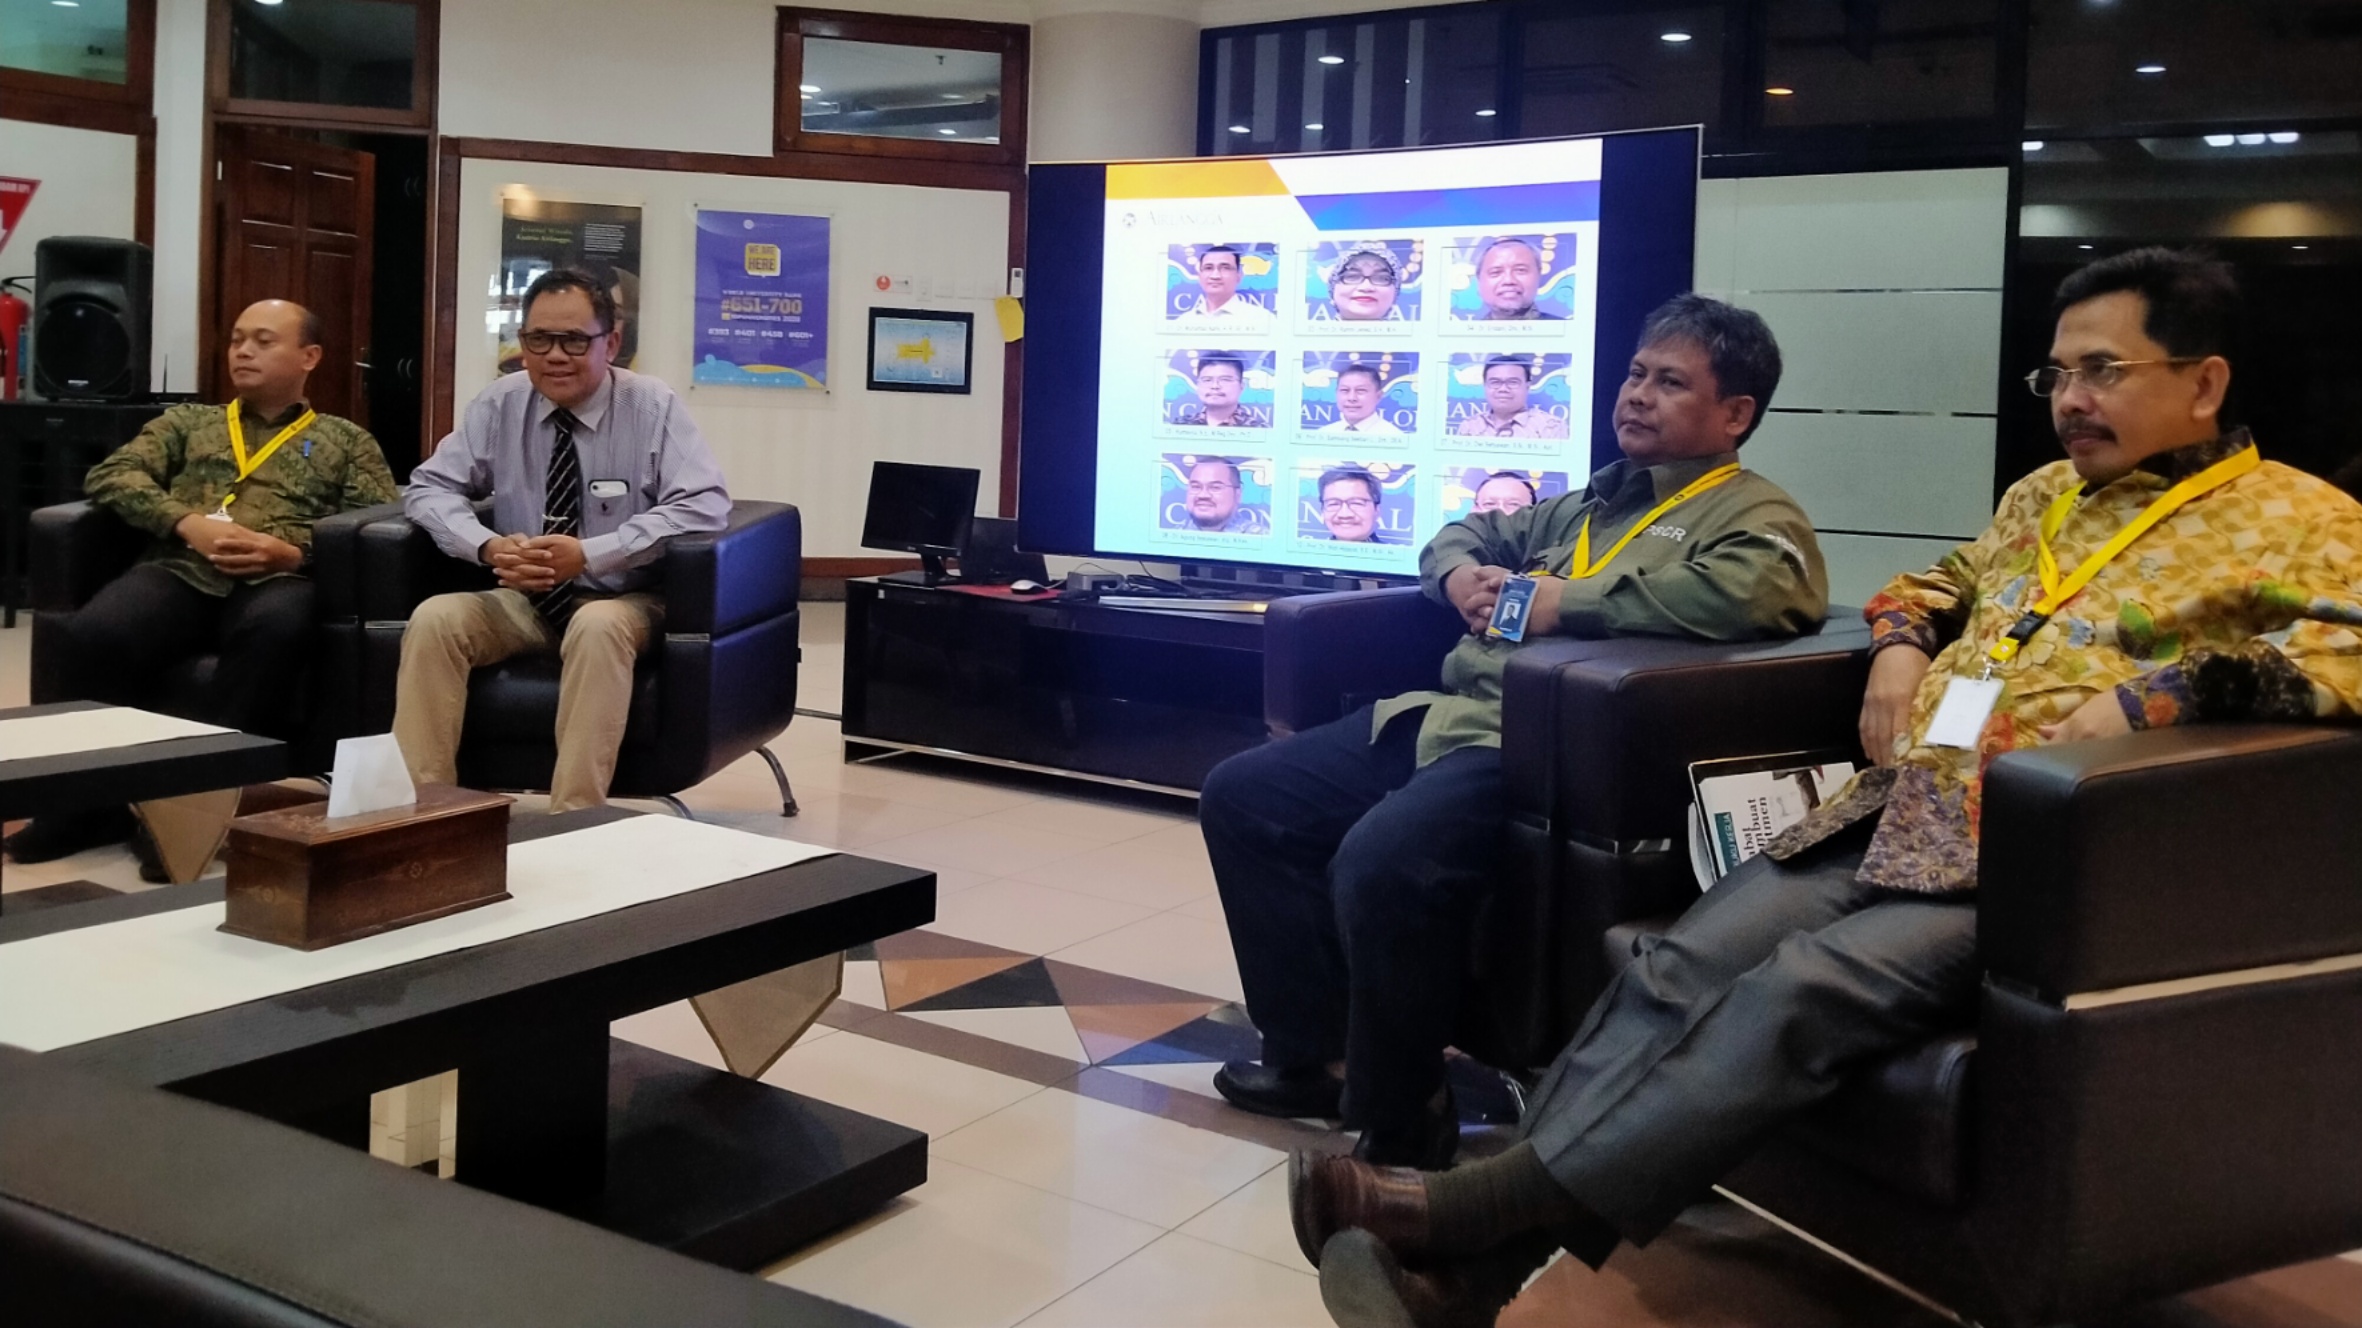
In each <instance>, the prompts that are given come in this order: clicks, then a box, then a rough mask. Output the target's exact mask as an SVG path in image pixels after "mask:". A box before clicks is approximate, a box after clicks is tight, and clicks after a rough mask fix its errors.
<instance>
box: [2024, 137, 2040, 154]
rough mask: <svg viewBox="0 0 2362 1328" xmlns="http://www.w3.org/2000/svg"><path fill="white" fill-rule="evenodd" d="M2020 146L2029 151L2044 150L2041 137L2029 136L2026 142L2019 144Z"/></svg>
mask: <svg viewBox="0 0 2362 1328" xmlns="http://www.w3.org/2000/svg"><path fill="white" fill-rule="evenodd" d="M2018 146H2019V147H2021V148H2024V149H2025V150H2026V151H2028V152H2040V151H2041V150H2042V140H2041V139H2039V138H2029V139H2027V140H2026V141H2025V142H2023V143H2020V144H2018Z"/></svg>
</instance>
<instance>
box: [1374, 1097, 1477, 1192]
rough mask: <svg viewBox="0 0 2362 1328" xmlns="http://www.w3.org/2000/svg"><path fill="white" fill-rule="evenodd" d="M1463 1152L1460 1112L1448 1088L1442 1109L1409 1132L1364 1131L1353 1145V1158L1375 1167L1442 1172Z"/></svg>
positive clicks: (1429, 1113)
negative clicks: (1461, 1146) (1461, 1148)
mask: <svg viewBox="0 0 2362 1328" xmlns="http://www.w3.org/2000/svg"><path fill="white" fill-rule="evenodd" d="M1459 1152H1460V1112H1459V1108H1458V1107H1457V1106H1456V1105H1455V1104H1454V1103H1453V1101H1452V1094H1451V1089H1450V1087H1449V1086H1448V1085H1447V1086H1446V1087H1445V1089H1444V1092H1443V1102H1442V1105H1441V1106H1440V1107H1430V1108H1429V1109H1428V1111H1427V1113H1426V1115H1425V1116H1424V1117H1423V1118H1422V1119H1421V1120H1420V1121H1419V1123H1418V1124H1417V1125H1415V1126H1412V1127H1410V1128H1407V1129H1392V1130H1388V1129H1379V1128H1374V1127H1364V1128H1363V1130H1362V1132H1361V1138H1360V1139H1359V1140H1357V1141H1355V1143H1354V1145H1353V1155H1354V1156H1355V1157H1357V1158H1359V1159H1360V1160H1362V1161H1364V1162H1367V1163H1369V1164H1370V1165H1371V1166H1373V1167H1411V1168H1415V1169H1416V1170H1419V1171H1441V1170H1443V1169H1444V1168H1446V1167H1448V1166H1450V1165H1451V1164H1452V1159H1453V1158H1454V1157H1456V1156H1458V1154H1459Z"/></svg>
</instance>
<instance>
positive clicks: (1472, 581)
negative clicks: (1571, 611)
mask: <svg viewBox="0 0 2362 1328" xmlns="http://www.w3.org/2000/svg"><path fill="white" fill-rule="evenodd" d="M1510 575H1511V573H1510V571H1509V569H1508V568H1506V567H1479V566H1476V565H1475V564H1473V563H1471V564H1469V565H1467V566H1465V567H1455V568H1453V569H1452V571H1451V574H1450V575H1449V576H1446V577H1445V578H1444V579H1443V594H1444V598H1446V599H1448V600H1450V601H1451V602H1452V607H1453V608H1455V609H1458V610H1459V611H1460V620H1461V621H1462V622H1465V623H1467V624H1468V632H1469V635H1471V636H1482V635H1484V632H1485V629H1486V628H1488V627H1490V626H1492V625H1493V606H1494V605H1495V604H1498V603H1500V602H1501V587H1502V586H1504V585H1507V584H1508V583H1509V577H1510ZM1565 588H1566V582H1564V581H1562V580H1560V579H1558V578H1557V577H1555V576H1543V577H1536V578H1535V579H1534V597H1533V599H1532V600H1531V601H1529V602H1528V603H1527V605H1526V610H1525V634H1526V635H1527V636H1548V635H1550V634H1551V633H1553V632H1555V631H1557V630H1558V596H1559V592H1560V591H1562V590H1564V589H1565Z"/></svg>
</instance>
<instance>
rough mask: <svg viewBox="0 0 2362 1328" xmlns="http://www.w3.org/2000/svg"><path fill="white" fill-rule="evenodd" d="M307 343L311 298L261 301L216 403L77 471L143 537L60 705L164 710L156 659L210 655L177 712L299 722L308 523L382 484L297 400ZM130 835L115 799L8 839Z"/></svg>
mask: <svg viewBox="0 0 2362 1328" xmlns="http://www.w3.org/2000/svg"><path fill="white" fill-rule="evenodd" d="M320 355H321V347H320V325H319V319H318V318H317V317H315V316H314V315H313V314H312V313H311V311H310V310H307V309H305V308H304V307H302V306H301V305H297V304H292V303H289V302H288V301H286V300H264V301H261V302H260V303H258V304H255V305H253V306H251V307H249V308H248V309H247V310H246V311H245V312H243V313H241V314H239V315H238V321H237V324H236V326H235V327H233V328H232V329H231V332H230V343H229V378H230V384H231V386H232V387H234V388H235V389H236V391H237V397H236V398H235V399H234V400H232V401H231V402H230V404H229V405H227V406H205V405H195V404H191V405H180V406H172V407H169V408H167V409H166V410H165V411H164V413H163V414H162V415H159V416H157V417H156V418H155V419H153V420H151V421H149V422H148V425H147V427H146V428H143V429H141V430H140V432H139V436H138V437H136V438H134V439H132V440H131V441H130V442H128V443H125V444H124V445H123V446H121V447H119V448H117V449H115V450H114V451H113V452H112V453H109V454H108V455H107V457H106V458H105V459H104V460H102V461H100V462H99V463H98V464H97V465H95V466H93V467H91V468H90V474H89V475H88V476H87V477H86V478H85V479H84V481H83V491H84V492H85V493H87V494H88V495H89V496H90V501H91V502H92V503H94V504H96V505H97V506H99V507H103V508H105V509H106V510H107V511H109V512H112V513H113V514H114V515H116V516H118V517H120V518H122V520H123V521H124V523H125V524H127V525H130V526H133V527H136V528H137V529H139V530H142V531H145V532H147V534H148V535H149V536H151V537H152V538H151V539H150V541H149V544H148V548H147V552H146V553H145V554H143V555H142V556H141V558H140V560H139V562H138V563H137V564H135V565H134V566H132V567H131V568H130V570H128V571H126V572H124V573H123V574H122V575H121V576H118V577H116V578H115V579H114V580H113V581H110V582H108V583H107V584H106V585H104V586H102V587H100V588H99V591H98V593H97V594H96V595H93V596H92V597H91V599H90V602H89V603H88V604H85V605H83V606H82V608H81V609H80V610H79V611H77V612H76V613H75V614H74V617H73V626H72V630H71V657H72V660H73V669H74V672H73V676H74V680H75V683H76V688H75V694H74V697H73V698H72V699H76V700H92V701H107V702H112V703H114V704H117V705H129V706H140V707H144V708H146V709H151V710H155V709H163V708H165V707H166V703H165V702H164V700H163V698H162V696H161V695H160V692H159V684H160V683H161V681H162V679H163V677H164V675H165V673H166V671H167V670H168V669H169V668H170V666H171V665H172V664H173V663H174V662H176V661H178V660H180V659H183V658H186V657H188V656H190V655H196V654H204V653H207V652H209V651H212V652H218V653H219V655H220V664H219V666H218V667H217V668H215V669H214V671H213V673H212V675H211V677H210V678H208V679H207V682H206V689H205V692H204V695H203V696H202V697H201V698H200V699H199V701H198V703H197V704H196V706H195V710H196V713H193V714H189V715H187V716H185V718H188V719H195V720H201V721H203V722H205V723H209V724H220V725H224V726H226V727H229V728H234V729H239V730H243V731H245V732H250V733H262V734H266V735H269V736H272V737H281V738H286V737H293V736H295V732H296V731H297V730H299V729H300V728H301V727H302V715H301V714H300V713H299V712H298V711H297V709H296V706H295V704H294V702H295V700H296V698H297V696H298V693H299V692H300V691H301V683H302V681H303V676H304V672H305V670H306V669H308V668H309V667H310V665H311V657H312V621H313V613H312V581H311V578H310V577H309V576H308V575H306V573H308V572H309V571H310V569H311V560H312V555H311V546H312V523H313V522H315V521H318V520H319V519H321V518H322V517H327V516H333V515H335V514H336V513H338V512H344V511H350V510H352V509H354V508H359V507H367V506H370V505H372V504H375V503H383V502H390V501H392V500H393V498H394V496H395V492H396V491H395V488H394V477H393V474H392V472H391V471H389V470H388V469H387V468H386V462H385V455H384V453H383V452H381V451H379V450H378V446H377V440H376V439H375V438H372V437H370V436H369V433H368V431H367V430H365V429H363V428H361V426H359V425H357V424H354V423H353V422H352V421H350V420H343V419H338V418H337V417H335V416H333V415H320V414H316V413H314V412H313V411H312V409H311V407H310V406H309V405H308V404H307V403H306V402H305V400H304V395H303V393H304V385H305V382H306V380H307V379H308V378H309V377H310V376H311V371H312V370H313V369H315V368H317V367H318V366H319V363H320ZM50 699H58V698H50ZM130 829H131V825H130V820H129V818H128V817H126V816H125V815H123V814H122V812H121V811H120V810H119V809H110V810H108V811H104V812H92V813H85V814H82V815H78V816H52V817H44V818H42V819H41V820H40V821H38V822H36V823H35V824H33V825H32V826H29V827H27V828H26V829H24V830H22V831H20V832H19V833H18V834H17V835H16V836H14V837H13V838H11V839H10V840H9V841H8V851H9V854H10V856H12V857H14V858H15V859H16V860H17V861H18V862H39V861H43V860H46V859H49V858H54V857H60V856H63V855H64V854H66V853H72V852H76V851H78V850H79V849H81V848H84V847H88V846H91V845H94V844H102V843H107V842H109V841H110V840H113V839H118V838H121V837H122V836H123V835H124V834H125V833H128V832H129V830H130Z"/></svg>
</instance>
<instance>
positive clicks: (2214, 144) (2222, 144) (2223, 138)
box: [2206, 134, 2239, 148]
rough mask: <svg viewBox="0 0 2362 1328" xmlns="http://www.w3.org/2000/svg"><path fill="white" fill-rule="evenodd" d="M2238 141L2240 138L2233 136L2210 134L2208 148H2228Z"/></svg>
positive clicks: (2207, 137)
mask: <svg viewBox="0 0 2362 1328" xmlns="http://www.w3.org/2000/svg"><path fill="white" fill-rule="evenodd" d="M2238 141H2239V139H2238V137H2237V136H2236V135H2232V134H2208V135H2207V136H2206V146H2208V147H2210V148H2227V147H2229V146H2231V145H2232V144H2233V143H2236V142H2238Z"/></svg>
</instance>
